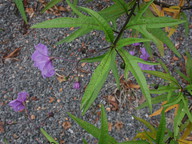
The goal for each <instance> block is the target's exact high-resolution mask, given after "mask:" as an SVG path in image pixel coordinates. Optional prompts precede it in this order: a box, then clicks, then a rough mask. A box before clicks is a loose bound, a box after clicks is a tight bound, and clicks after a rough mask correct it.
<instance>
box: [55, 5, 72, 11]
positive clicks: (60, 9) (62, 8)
mask: <svg viewBox="0 0 192 144" xmlns="http://www.w3.org/2000/svg"><path fill="white" fill-rule="evenodd" d="M57 8H58V10H59V11H65V12H68V11H69V10H68V9H66V8H64V7H62V6H58V7H57Z"/></svg>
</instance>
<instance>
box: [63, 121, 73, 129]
mask: <svg viewBox="0 0 192 144" xmlns="http://www.w3.org/2000/svg"><path fill="white" fill-rule="evenodd" d="M62 126H63V128H64V129H65V130H67V129H69V128H70V127H71V123H70V122H68V121H66V122H63V124H62Z"/></svg>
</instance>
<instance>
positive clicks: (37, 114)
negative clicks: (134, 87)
mask: <svg viewBox="0 0 192 144" xmlns="http://www.w3.org/2000/svg"><path fill="white" fill-rule="evenodd" d="M93 3H94V4H92V3H90V4H89V3H88V4H85V3H83V2H81V3H80V4H79V5H83V6H86V7H92V6H94V10H100V9H102V8H104V7H106V6H107V5H108V4H109V3H108V2H107V1H94V2H93ZM60 5H61V6H63V7H66V6H67V5H66V3H61V4H60ZM41 6H42V5H41V4H40V3H39V2H36V1H29V5H28V7H31V8H33V9H34V10H36V14H35V15H34V16H33V17H32V18H30V19H29V26H32V25H33V24H36V23H38V22H41V21H44V20H47V19H52V18H56V17H61V16H74V15H72V13H70V12H61V13H60V15H59V16H56V15H54V14H53V13H45V14H38V12H39V10H40V8H41ZM0 14H1V18H0V28H2V29H3V31H1V32H0V45H1V48H0V58H1V62H0V67H1V68H0V80H1V83H0V129H2V127H1V126H2V125H3V131H2V130H0V143H3V139H7V141H8V142H9V143H10V144H41V143H42V144H45V143H48V142H47V140H46V139H45V137H44V136H43V135H42V134H41V133H40V131H39V127H42V128H43V129H45V130H46V131H47V132H48V133H49V134H50V135H51V136H52V137H53V138H55V139H56V140H57V141H59V142H60V144H62V143H65V144H74V143H75V144H81V143H83V142H82V139H83V138H85V139H86V140H88V142H90V143H97V140H96V139H94V138H93V137H92V136H91V135H90V134H88V133H86V132H85V131H84V130H83V129H82V128H80V126H78V125H77V124H76V123H75V122H74V121H73V120H71V119H70V118H69V116H68V115H67V112H70V113H72V114H74V115H75V116H77V117H80V118H83V119H84V120H86V121H87V122H90V123H92V124H94V125H95V126H97V127H100V121H99V119H100V116H99V115H100V114H99V112H100V108H99V106H100V104H101V103H102V104H104V106H105V108H110V107H111V105H110V104H109V103H107V101H106V96H108V95H112V94H114V89H115V88H116V86H115V81H114V78H113V76H112V75H111V74H110V75H109V77H108V79H107V82H106V83H105V86H104V87H103V88H102V90H101V92H100V94H99V98H98V99H97V100H96V101H95V102H94V104H93V105H92V107H91V108H90V110H88V112H87V114H86V115H85V116H84V117H82V116H81V112H80V102H81V98H82V96H83V93H84V88H85V86H86V85H87V84H88V82H89V79H90V76H91V72H92V71H93V70H94V68H95V66H96V64H86V65H85V66H84V67H83V69H85V70H86V71H88V73H84V72H81V73H80V72H77V71H76V63H74V62H70V61H63V60H61V59H57V60H55V61H54V67H55V68H56V70H57V73H58V74H59V75H64V76H69V80H68V81H65V82H62V83H59V81H58V80H57V76H53V77H51V78H47V79H43V77H42V76H41V73H40V71H39V70H38V69H37V68H35V67H34V66H33V62H32V60H31V55H32V53H33V52H34V45H37V44H38V43H43V44H45V45H47V46H48V49H49V51H50V54H51V55H52V56H55V57H61V58H64V59H69V60H73V61H77V60H79V59H80V58H83V57H86V55H88V56H90V55H91V56H93V55H98V54H100V53H94V52H93V51H94V50H96V51H98V50H100V49H102V48H103V47H106V46H107V44H106V43H105V42H104V41H103V34H102V33H101V32H97V31H94V32H91V33H90V34H87V35H86V36H83V37H81V38H78V39H76V40H75V41H73V42H71V43H65V44H62V45H58V46H56V45H55V43H56V42H57V41H58V40H60V39H62V38H63V36H66V35H67V34H69V33H70V32H71V30H69V29H26V30H24V29H25V28H24V27H25V26H24V24H23V21H22V18H21V17H20V15H19V13H18V11H17V9H16V7H15V4H14V3H13V2H12V1H11V0H0ZM187 14H188V17H189V20H190V22H191V11H187ZM191 35H192V29H190V37H188V38H186V37H185V36H184V35H183V28H181V30H179V31H178V33H177V34H175V35H174V38H173V42H175V43H178V44H179V50H180V51H181V52H182V53H183V49H185V48H186V47H187V48H188V49H190V50H191V48H192V41H191V39H192V36H191ZM181 37H182V39H179V38H181ZM17 48H21V51H20V53H19V55H18V56H17V57H15V58H11V59H6V60H3V56H5V55H7V54H9V53H11V52H12V51H14V50H15V49H17ZM82 49H86V54H82V52H81V50H82ZM166 52H167V53H169V54H172V53H171V52H169V51H166ZM164 59H166V60H168V59H171V57H168V56H167V57H166V56H165V58H164ZM76 76H79V77H80V81H81V89H80V90H75V89H73V88H72V86H73V82H74V77H76ZM149 80H150V81H157V82H158V81H159V80H158V79H155V78H154V77H151V78H149ZM20 91H27V92H29V94H30V98H29V100H28V101H27V109H28V114H29V117H30V118H31V120H29V118H28V116H27V115H26V114H25V112H14V111H13V110H12V109H11V108H10V107H9V106H8V103H9V102H10V101H11V100H13V99H15V98H16V97H17V94H18V92H20ZM130 97H131V96H130ZM140 98H142V95H141V92H140V91H139V90H138V91H136V98H135V100H133V102H126V103H125V104H124V106H123V107H121V108H120V109H119V110H118V111H109V112H107V116H108V121H109V123H111V124H112V129H111V131H110V134H111V135H112V136H114V138H115V139H116V140H117V141H119V142H122V141H125V140H128V139H132V138H133V137H134V136H135V134H136V132H138V131H139V130H142V129H143V128H144V126H143V125H142V124H141V123H139V122H138V121H136V120H134V118H133V116H132V115H135V116H137V117H142V118H144V119H146V120H149V117H148V114H149V113H148V109H147V108H145V109H142V110H139V111H136V110H135V109H134V107H135V106H136V105H138V104H139V99H140ZM132 107H133V108H132ZM157 108H158V106H157V107H156V109H157ZM50 112H53V113H54V116H53V117H49V118H47V117H48V115H49V114H50Z"/></svg>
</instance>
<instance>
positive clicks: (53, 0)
mask: <svg viewBox="0 0 192 144" xmlns="http://www.w3.org/2000/svg"><path fill="white" fill-rule="evenodd" d="M60 1H61V0H51V1H50V2H49V3H48V4H47V5H46V6H45V7H44V8H43V9H42V10H41V13H44V12H45V11H46V10H48V9H50V8H51V7H53V6H55V5H56V4H57V3H59V2H60Z"/></svg>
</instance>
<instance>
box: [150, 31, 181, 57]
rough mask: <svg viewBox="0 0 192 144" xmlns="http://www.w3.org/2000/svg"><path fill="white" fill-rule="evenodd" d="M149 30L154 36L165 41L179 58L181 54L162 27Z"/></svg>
mask: <svg viewBox="0 0 192 144" xmlns="http://www.w3.org/2000/svg"><path fill="white" fill-rule="evenodd" d="M149 31H150V32H151V33H152V34H153V35H154V36H155V37H158V39H159V40H160V41H162V42H163V43H165V44H166V45H167V46H168V47H169V48H170V49H171V50H172V51H173V52H174V53H175V54H176V55H177V56H178V57H180V58H181V54H180V53H179V52H178V51H177V49H176V48H175V45H174V44H173V42H172V41H171V40H170V38H169V37H167V33H166V32H164V31H163V30H162V29H149Z"/></svg>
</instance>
